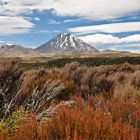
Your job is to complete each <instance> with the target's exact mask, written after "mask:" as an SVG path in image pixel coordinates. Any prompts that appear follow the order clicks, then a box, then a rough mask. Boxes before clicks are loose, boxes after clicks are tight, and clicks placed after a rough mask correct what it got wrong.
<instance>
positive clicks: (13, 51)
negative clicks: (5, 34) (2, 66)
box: [0, 44, 38, 57]
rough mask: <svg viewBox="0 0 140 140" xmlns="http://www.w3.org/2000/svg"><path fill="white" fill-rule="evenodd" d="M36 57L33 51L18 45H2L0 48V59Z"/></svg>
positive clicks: (36, 53)
mask: <svg viewBox="0 0 140 140" xmlns="http://www.w3.org/2000/svg"><path fill="white" fill-rule="evenodd" d="M29 55H30V56H34V55H38V52H36V51H35V50H34V49H31V48H25V47H23V46H20V45H13V44H3V45H1V46H0V57H21V56H29Z"/></svg>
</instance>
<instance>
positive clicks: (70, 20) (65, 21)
mask: <svg viewBox="0 0 140 140" xmlns="http://www.w3.org/2000/svg"><path fill="white" fill-rule="evenodd" d="M78 21H80V19H68V20H64V21H63V22H64V23H69V22H78Z"/></svg>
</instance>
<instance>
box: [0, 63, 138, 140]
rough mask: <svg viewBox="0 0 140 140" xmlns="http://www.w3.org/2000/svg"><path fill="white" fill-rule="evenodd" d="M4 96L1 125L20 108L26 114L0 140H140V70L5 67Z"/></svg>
mask: <svg viewBox="0 0 140 140" xmlns="http://www.w3.org/2000/svg"><path fill="white" fill-rule="evenodd" d="M0 92H1V93H0V107H1V114H0V117H1V123H2V122H4V121H5V120H6V119H7V118H8V117H9V116H10V115H12V113H13V112H17V111H18V110H20V109H21V108H24V111H25V114H26V115H24V117H25V116H26V117H25V120H24V121H23V122H24V123H23V122H22V121H20V123H18V127H16V129H15V130H14V131H12V133H8V132H1V134H0V140H5V139H6V140H7V139H8V140H20V139H21V140H22V139H23V140H59V139H60V140H79V139H80V140H94V139H95V140H115V139H116V140H118V139H122V140H126V139H127V140H139V139H140V65H135V66H134V65H130V64H128V63H125V64H122V65H110V66H99V67H87V66H79V63H78V62H74V63H71V64H67V65H66V66H65V67H64V68H61V69H59V68H52V69H43V68H42V69H39V70H30V71H25V72H24V71H23V70H21V69H20V68H18V65H17V64H16V63H7V64H5V63H4V64H2V65H1V67H0ZM9 129H10V128H9ZM0 130H1V129H0ZM7 133H8V134H9V135H8V134H7Z"/></svg>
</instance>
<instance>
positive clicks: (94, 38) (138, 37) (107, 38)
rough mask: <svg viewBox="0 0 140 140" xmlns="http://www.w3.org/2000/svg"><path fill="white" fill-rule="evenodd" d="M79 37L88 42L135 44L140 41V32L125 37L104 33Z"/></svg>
mask: <svg viewBox="0 0 140 140" xmlns="http://www.w3.org/2000/svg"><path fill="white" fill-rule="evenodd" d="M79 38H80V39H82V40H84V41H85V42H88V43H89V44H92V45H94V44H134V43H135V44H137V43H140V34H135V35H130V36H127V37H123V38H119V37H115V36H112V35H106V34H94V35H87V36H82V37H79Z"/></svg>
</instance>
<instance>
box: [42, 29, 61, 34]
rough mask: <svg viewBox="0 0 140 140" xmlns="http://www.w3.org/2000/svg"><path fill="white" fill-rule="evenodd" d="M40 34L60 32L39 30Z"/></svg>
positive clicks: (58, 31)
mask: <svg viewBox="0 0 140 140" xmlns="http://www.w3.org/2000/svg"><path fill="white" fill-rule="evenodd" d="M40 32H41V33H44V34H45V33H60V32H61V31H60V30H52V31H49V30H40Z"/></svg>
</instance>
